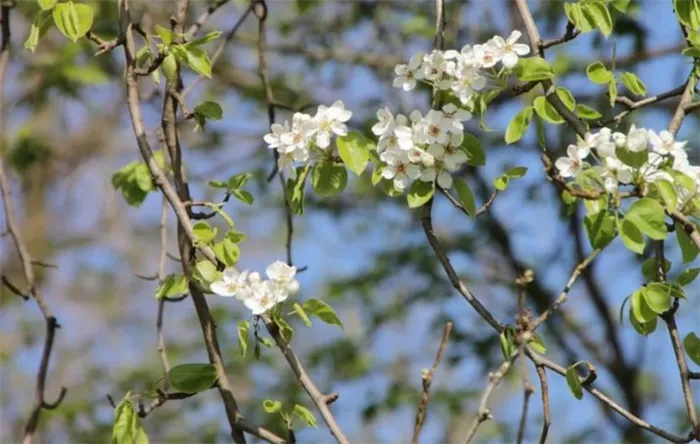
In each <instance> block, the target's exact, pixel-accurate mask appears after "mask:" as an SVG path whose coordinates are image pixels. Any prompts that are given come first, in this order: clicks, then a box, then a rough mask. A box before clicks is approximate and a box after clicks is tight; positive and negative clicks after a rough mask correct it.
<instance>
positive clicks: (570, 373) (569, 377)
mask: <svg viewBox="0 0 700 444" xmlns="http://www.w3.org/2000/svg"><path fill="white" fill-rule="evenodd" d="M566 383H567V384H568V385H569V388H570V389H571V393H573V394H574V397H575V398H576V399H579V400H580V399H581V398H583V386H582V385H581V378H579V376H578V373H577V372H576V364H574V365H570V366H569V367H568V368H567V369H566Z"/></svg>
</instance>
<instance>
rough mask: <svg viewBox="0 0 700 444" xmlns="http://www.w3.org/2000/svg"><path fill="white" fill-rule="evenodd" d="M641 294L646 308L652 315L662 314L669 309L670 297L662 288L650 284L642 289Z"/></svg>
mask: <svg viewBox="0 0 700 444" xmlns="http://www.w3.org/2000/svg"><path fill="white" fill-rule="evenodd" d="M641 293H642V296H643V297H644V301H645V302H646V303H647V306H648V307H649V309H651V311H653V312H654V313H656V314H662V313H665V312H666V311H667V310H668V309H669V308H671V297H670V295H669V294H668V293H667V292H666V291H665V289H664V288H663V287H662V286H659V285H652V284H650V285H648V286H646V287H643V288H642V290H641ZM645 320H646V319H645Z"/></svg>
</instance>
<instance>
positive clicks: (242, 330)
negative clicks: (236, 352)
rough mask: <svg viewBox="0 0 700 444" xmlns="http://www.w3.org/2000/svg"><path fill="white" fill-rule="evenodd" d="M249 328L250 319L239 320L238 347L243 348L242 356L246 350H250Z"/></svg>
mask: <svg viewBox="0 0 700 444" xmlns="http://www.w3.org/2000/svg"><path fill="white" fill-rule="evenodd" d="M249 330H250V322H249V321H240V322H238V348H239V349H240V350H241V356H245V354H246V352H247V351H248V336H249V333H248V331H249Z"/></svg>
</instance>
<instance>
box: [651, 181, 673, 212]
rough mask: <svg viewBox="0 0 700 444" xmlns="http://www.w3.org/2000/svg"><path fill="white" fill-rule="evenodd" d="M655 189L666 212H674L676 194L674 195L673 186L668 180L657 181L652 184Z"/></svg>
mask: <svg viewBox="0 0 700 444" xmlns="http://www.w3.org/2000/svg"><path fill="white" fill-rule="evenodd" d="M654 185H655V186H656V189H657V190H658V191H659V195H660V196H661V200H662V201H663V203H664V205H665V206H666V208H667V209H668V211H675V210H676V207H677V206H678V193H676V187H674V186H673V184H672V183H671V182H669V181H668V180H663V179H662V180H657V181H656V182H654Z"/></svg>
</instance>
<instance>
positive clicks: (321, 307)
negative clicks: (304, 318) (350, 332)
mask: <svg viewBox="0 0 700 444" xmlns="http://www.w3.org/2000/svg"><path fill="white" fill-rule="evenodd" d="M303 307H304V310H305V311H306V312H307V313H308V314H310V315H312V316H315V317H317V318H319V319H320V320H322V321H323V322H325V323H326V324H332V325H337V326H338V327H340V328H344V327H343V323H342V322H341V321H340V318H338V315H337V314H336V313H335V311H334V310H333V307H331V306H330V305H328V304H326V303H325V302H323V301H320V300H318V299H308V300H307V301H305V302H304V304H303Z"/></svg>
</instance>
